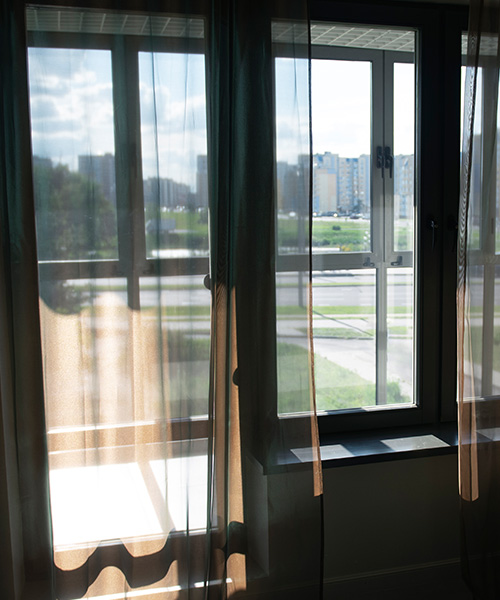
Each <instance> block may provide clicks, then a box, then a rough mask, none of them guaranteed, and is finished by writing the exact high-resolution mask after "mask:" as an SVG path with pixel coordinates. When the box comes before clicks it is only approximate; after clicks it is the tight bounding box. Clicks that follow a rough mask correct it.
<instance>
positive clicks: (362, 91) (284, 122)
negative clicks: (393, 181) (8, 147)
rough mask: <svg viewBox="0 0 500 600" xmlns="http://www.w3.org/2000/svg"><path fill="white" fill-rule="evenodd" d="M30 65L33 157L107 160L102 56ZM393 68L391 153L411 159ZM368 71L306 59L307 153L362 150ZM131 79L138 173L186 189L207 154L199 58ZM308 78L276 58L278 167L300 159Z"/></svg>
mask: <svg viewBox="0 0 500 600" xmlns="http://www.w3.org/2000/svg"><path fill="white" fill-rule="evenodd" d="M29 67H30V68H29V83H30V97H31V119H32V139H33V152H34V154H36V155H38V156H44V157H49V158H51V159H52V160H53V161H54V162H55V163H59V162H60V163H63V164H67V165H69V167H70V168H71V169H73V170H76V169H77V168H78V155H81V154H97V155H99V154H104V153H106V152H110V153H112V154H114V126H113V118H114V116H113V101H112V100H113V99H112V95H113V90H112V79H111V53H110V52H109V51H107V50H68V49H54V48H30V50H29ZM396 67H397V70H396V73H395V78H396V82H397V83H398V85H397V86H396V93H395V99H394V100H395V117H394V118H395V135H394V146H395V147H394V150H395V153H396V154H411V153H412V152H413V94H414V84H413V78H414V74H413V67H412V65H406V64H400V65H396ZM370 72H371V66H370V63H368V62H366V61H365V62H361V61H333V60H313V62H312V80H311V97H312V107H313V119H312V134H313V152H314V153H323V152H327V151H329V152H332V153H336V154H339V155H340V156H346V157H356V156H359V155H360V154H367V153H369V151H370V119H371V114H370V113H371V109H370V96H371V84H370ZM139 79H140V111H141V112H140V115H141V136H142V155H143V172H144V176H145V177H150V176H155V175H158V174H159V176H161V177H170V178H172V179H174V180H175V181H179V182H183V183H188V184H189V185H191V187H192V189H193V191H194V189H195V185H196V156H197V155H199V154H206V153H207V140H206V104H205V70H204V58H203V55H199V54H198V55H195V54H191V55H186V54H174V53H168V54H167V53H165V54H155V55H152V54H151V53H140V54H139ZM153 81H154V84H155V85H154V87H153ZM307 81H308V70H307V61H306V60H303V59H296V60H293V59H286V58H279V59H277V62H276V107H277V117H276V132H277V142H276V145H277V159H278V160H283V161H287V162H290V163H296V162H297V157H298V155H300V154H304V153H307V152H308V140H309V138H308V132H309V113H308V94H307ZM186 98H187V101H186ZM374 118H376V116H374Z"/></svg>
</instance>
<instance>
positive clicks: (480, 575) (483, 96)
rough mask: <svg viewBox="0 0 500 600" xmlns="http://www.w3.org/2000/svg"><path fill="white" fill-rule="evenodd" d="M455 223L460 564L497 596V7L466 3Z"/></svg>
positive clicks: (480, 594) (480, 588)
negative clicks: (459, 175)
mask: <svg viewBox="0 0 500 600" xmlns="http://www.w3.org/2000/svg"><path fill="white" fill-rule="evenodd" d="M469 19H470V20H469V34H468V47H467V69H466V78H465V88H464V89H465V98H464V107H465V109H464V128H463V151H462V165H463V167H462V189H461V205H460V226H459V262H458V269H459V280H458V319H459V320H458V350H459V362H458V370H459V435H460V455H459V456H460V496H461V508H462V539H463V546H462V547H463V566H464V574H465V577H466V579H467V581H468V583H469V585H470V587H471V589H472V590H473V592H474V597H475V598H478V599H483V598H487V599H489V598H498V596H499V594H500V579H499V573H500V512H499V510H498V507H499V502H500V485H499V479H498V469H499V467H500V451H499V446H498V442H499V431H500V429H499V427H500V410H499V408H500V364H499V359H500V330H499V321H498V314H497V310H498V299H499V296H498V294H499V287H498V286H499V278H500V162H499V161H500V152H499V150H500V148H499V146H498V144H499V141H500V137H499V131H498V128H499V126H500V121H499V111H498V86H499V67H500V54H499V44H498V39H499V25H500V21H499V19H500V4H499V3H498V2H497V1H496V0H494V1H487V2H482V1H477V2H476V1H473V2H471V5H470V17H469Z"/></svg>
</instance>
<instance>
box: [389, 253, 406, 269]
mask: <svg viewBox="0 0 500 600" xmlns="http://www.w3.org/2000/svg"><path fill="white" fill-rule="evenodd" d="M402 265H403V257H402V256H401V254H400V255H399V256H398V258H397V259H396V260H393V261H392V262H391V267H401V266H402Z"/></svg>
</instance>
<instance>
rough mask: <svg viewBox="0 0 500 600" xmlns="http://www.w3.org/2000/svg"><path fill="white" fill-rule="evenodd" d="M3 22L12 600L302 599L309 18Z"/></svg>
mask: <svg viewBox="0 0 500 600" xmlns="http://www.w3.org/2000/svg"><path fill="white" fill-rule="evenodd" d="M54 4H55V5H56V6H54ZM89 5H90V6H89ZM2 11H3V14H2V24H1V27H2V36H1V39H2V45H3V52H2V59H1V60H2V85H3V92H2V94H3V95H2V134H3V137H2V144H1V151H2V161H1V178H2V179H1V183H2V207H1V208H2V223H1V225H2V228H1V235H2V255H1V257H0V258H1V264H0V269H1V271H0V273H1V276H2V282H5V286H4V287H3V289H2V295H1V298H0V322H1V324H2V331H5V332H6V334H7V335H6V336H4V335H2V341H1V343H2V347H1V351H2V354H1V365H0V366H1V379H0V384H1V400H2V410H3V421H2V425H3V429H2V432H3V438H4V444H3V446H4V448H5V462H6V464H7V465H8V472H7V476H6V480H7V482H8V488H7V497H6V500H5V502H6V505H7V507H8V508H9V510H10V513H11V514H9V518H8V522H7V526H8V529H9V531H10V532H11V535H12V552H11V555H12V557H13V561H12V562H13V564H14V565H17V566H18V567H19V568H18V569H17V570H16V568H14V567H11V568H9V567H8V565H6V566H5V567H4V568H5V569H6V570H8V571H9V577H10V579H11V584H12V594H11V595H10V596H9V597H12V598H18V597H20V594H21V590H22V587H23V583H22V582H23V581H25V582H26V586H25V593H27V592H26V590H28V591H29V589H30V588H29V586H32V589H33V592H32V593H33V597H34V598H41V597H47V598H61V599H62V598H68V599H73V598H82V597H85V598H103V599H104V598H105V599H106V600H108V599H111V598H113V599H114V598H128V597H148V598H149V597H151V598H168V599H170V598H184V597H190V598H191V597H192V598H198V597H199V598H202V597H203V598H207V597H210V598H212V597H213V598H225V597H237V596H240V595H247V594H249V595H253V594H255V595H258V596H259V597H269V598H279V597H284V598H285V597H286V598H294V597H304V594H305V595H307V597H311V598H312V597H315V596H318V595H319V594H320V593H321V581H320V580H321V566H322V547H321V535H322V532H321V527H322V523H321V465H320V461H319V448H318V436H317V423H316V419H315V406H314V393H313V388H314V386H313V369H312V362H313V361H312V339H311V335H310V332H311V327H310V324H311V312H310V306H309V304H308V298H309V296H308V294H309V290H310V286H309V277H310V264H309V263H310V252H309V250H310V219H309V215H310V196H311V194H310V186H311V182H310V178H311V169H310V165H311V140H310V103H309V79H310V68H309V58H308V54H309V50H308V48H309V23H308V14H307V3H306V2H305V1H302V0H293V1H291V2H290V1H288V2H263V1H252V2H246V1H244V2H242V1H236V0H232V1H231V0H219V1H215V0H214V1H213V2H205V1H203V2H196V1H194V0H193V1H192V2H176V1H172V2H170V1H167V0H165V1H162V2H128V3H123V2H105V1H102V2H92V3H78V2H70V1H68V2H56V3H51V6H44V5H43V4H42V3H38V2H36V3H31V4H29V5H26V6H23V3H19V2H15V1H14V0H2ZM278 38H279V43H278ZM283 55H284V56H286V60H287V61H288V67H289V68H287V70H286V73H285V74H283V73H282V74H281V76H280V79H279V86H280V89H279V94H280V95H283V94H285V95H286V97H287V101H286V102H284V103H283V102H282V103H277V102H276V96H277V88H276V86H277V83H276V82H275V75H274V73H275V60H276V58H277V56H283ZM283 88H284V89H283ZM279 160H281V161H288V162H289V163H292V164H293V165H296V169H295V171H296V176H295V179H294V182H293V186H289V188H290V189H287V190H279V192H280V193H278V189H277V183H276V169H277V162H278V161H279ZM292 205H293V208H294V210H289V209H288V210H284V208H285V207H290V206H292ZM305 548H306V549H307V551H306V552H305V551H304V549H305ZM28 584H29V585H28ZM304 586H305V587H304ZM9 589H10V588H9ZM44 594H45V595H44Z"/></svg>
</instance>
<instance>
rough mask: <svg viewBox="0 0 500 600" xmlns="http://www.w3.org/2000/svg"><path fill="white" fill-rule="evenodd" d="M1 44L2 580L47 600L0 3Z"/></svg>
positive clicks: (13, 76) (38, 439)
mask: <svg viewBox="0 0 500 600" xmlns="http://www.w3.org/2000/svg"><path fill="white" fill-rule="evenodd" d="M0 44H1V58H0V62H1V75H0V79H1V81H2V93H1V116H0V119H1V124H0V127H1V143H0V165H1V166H0V190H1V195H2V202H1V207H0V210H1V212H0V242H1V251H0V252H1V254H0V259H1V264H0V276H1V282H2V284H1V286H0V324H1V327H0V331H1V336H0V337H1V340H0V398H1V403H2V418H1V424H2V434H1V438H2V441H3V444H2V462H3V464H2V471H3V473H4V474H5V480H6V481H5V482H6V484H7V485H6V486H5V489H4V492H3V493H4V497H3V503H2V508H3V510H2V512H1V514H2V524H1V528H2V532H3V536H4V539H5V540H6V550H7V557H6V560H5V561H4V560H2V567H1V569H2V573H1V574H0V580H1V582H2V594H3V595H5V597H9V598H18V597H20V595H21V593H22V592H23V588H24V587H29V586H30V585H32V586H33V587H34V588H36V589H38V593H39V597H40V598H49V597H50V594H51V588H52V584H51V580H52V567H51V565H52V548H51V521H50V508H49V490H48V461H47V444H46V438H45V419H44V406H43V382H42V362H41V349H40V336H39V330H40V323H39V316H38V286H37V266H36V247H35V243H34V240H35V221H34V213H33V186H32V177H31V141H30V140H31V136H30V129H29V120H28V119H27V114H28V89H27V73H26V58H25V56H26V50H25V29H24V13H23V6H22V3H13V2H8V1H3V2H2V4H1V14H0ZM9 559H10V562H9Z"/></svg>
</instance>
